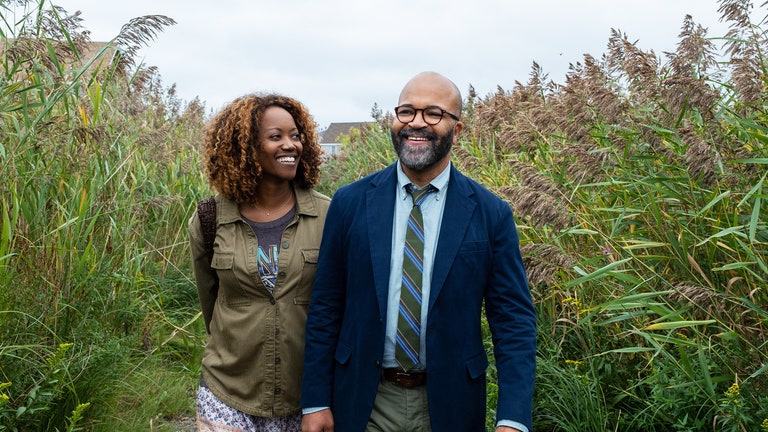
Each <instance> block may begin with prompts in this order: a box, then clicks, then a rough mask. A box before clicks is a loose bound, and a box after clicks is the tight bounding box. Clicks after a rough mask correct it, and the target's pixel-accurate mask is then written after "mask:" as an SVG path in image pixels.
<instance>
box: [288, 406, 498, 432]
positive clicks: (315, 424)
mask: <svg viewBox="0 0 768 432" xmlns="http://www.w3.org/2000/svg"><path fill="white" fill-rule="evenodd" d="M510 430H512V429H510ZM301 432H333V414H332V413H331V410H330V409H324V410H322V411H317V412H313V413H312V414H306V415H304V417H302V419H301Z"/></svg>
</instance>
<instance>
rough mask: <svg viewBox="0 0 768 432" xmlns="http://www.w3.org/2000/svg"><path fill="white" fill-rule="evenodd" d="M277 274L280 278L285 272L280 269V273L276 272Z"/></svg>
mask: <svg viewBox="0 0 768 432" xmlns="http://www.w3.org/2000/svg"><path fill="white" fill-rule="evenodd" d="M277 276H279V277H281V278H282V277H285V272H284V271H281V272H280V273H278V274H277Z"/></svg>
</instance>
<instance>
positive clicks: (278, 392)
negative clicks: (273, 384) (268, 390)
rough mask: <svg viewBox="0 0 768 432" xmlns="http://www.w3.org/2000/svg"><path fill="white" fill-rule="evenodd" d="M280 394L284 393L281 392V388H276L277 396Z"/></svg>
mask: <svg viewBox="0 0 768 432" xmlns="http://www.w3.org/2000/svg"><path fill="white" fill-rule="evenodd" d="M280 393H282V391H281V390H280V387H278V388H276V389H275V394H276V395H279V394H280Z"/></svg>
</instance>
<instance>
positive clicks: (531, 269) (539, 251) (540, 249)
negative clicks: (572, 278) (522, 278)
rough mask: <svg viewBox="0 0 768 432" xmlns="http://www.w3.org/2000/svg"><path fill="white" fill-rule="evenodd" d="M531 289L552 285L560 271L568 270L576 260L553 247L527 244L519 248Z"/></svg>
mask: <svg viewBox="0 0 768 432" xmlns="http://www.w3.org/2000/svg"><path fill="white" fill-rule="evenodd" d="M520 253H521V254H522V256H523V263H524V264H525V272H526V274H527V275H528V284H529V285H530V286H531V287H548V286H550V285H552V283H553V281H554V278H555V275H556V274H557V272H558V271H560V270H567V269H570V268H571V267H572V266H574V265H575V264H576V260H575V259H574V258H572V257H570V256H568V255H567V254H565V253H564V252H563V251H562V250H560V249H559V248H557V247H556V246H553V245H546V244H537V243H529V244H527V245H525V246H523V247H521V248H520Z"/></svg>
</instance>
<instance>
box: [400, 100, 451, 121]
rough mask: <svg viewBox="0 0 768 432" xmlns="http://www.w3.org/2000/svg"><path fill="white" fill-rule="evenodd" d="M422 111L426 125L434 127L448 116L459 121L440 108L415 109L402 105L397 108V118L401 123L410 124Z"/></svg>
mask: <svg viewBox="0 0 768 432" xmlns="http://www.w3.org/2000/svg"><path fill="white" fill-rule="evenodd" d="M417 111H421V118H422V119H424V123H426V124H428V125H430V126H434V125H436V124H438V123H440V120H442V119H443V117H444V116H446V115H448V116H449V117H450V118H452V119H454V120H456V121H459V118H458V117H457V116H455V115H453V114H451V113H449V112H448V111H446V110H444V109H442V108H440V107H439V106H434V105H432V106H428V107H426V108H414V107H413V106H411V105H400V106H399V107H395V116H397V119H398V120H399V121H400V122H401V123H410V122H412V121H413V119H415V118H416V112H417Z"/></svg>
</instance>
